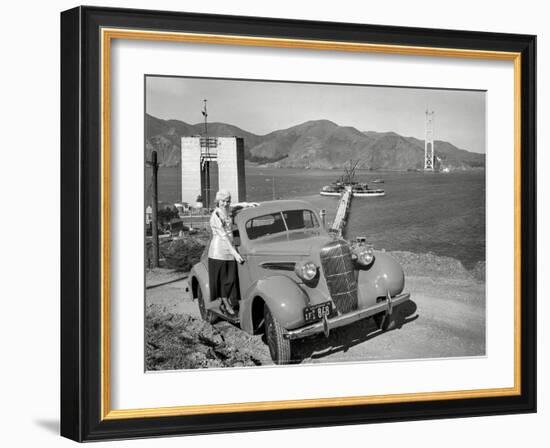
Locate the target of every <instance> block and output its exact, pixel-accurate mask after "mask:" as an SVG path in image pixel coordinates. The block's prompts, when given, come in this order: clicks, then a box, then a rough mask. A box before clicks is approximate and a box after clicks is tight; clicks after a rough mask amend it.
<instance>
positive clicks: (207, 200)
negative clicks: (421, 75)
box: [202, 99, 210, 209]
mask: <svg viewBox="0 0 550 448" xmlns="http://www.w3.org/2000/svg"><path fill="white" fill-rule="evenodd" d="M203 101H204V109H203V110H202V115H203V116H204V144H205V156H206V157H205V158H204V159H203V160H204V162H203V163H204V187H205V188H204V196H205V198H204V199H205V201H204V204H205V205H206V208H207V209H210V145H209V141H208V111H207V109H206V102H207V100H206V99H204V100H203Z"/></svg>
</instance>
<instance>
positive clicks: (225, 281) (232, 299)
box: [208, 190, 244, 316]
mask: <svg viewBox="0 0 550 448" xmlns="http://www.w3.org/2000/svg"><path fill="white" fill-rule="evenodd" d="M230 207H231V194H230V193H229V192H228V191H227V190H220V191H218V192H217V193H216V208H215V209H214V211H213V212H212V216H211V217H210V228H211V229H212V240H211V241H210V248H209V249H208V280H209V284H210V298H211V300H216V299H220V301H221V304H220V310H221V311H222V312H223V313H225V314H227V315H229V316H234V315H235V310H234V308H233V305H235V304H237V301H238V297H239V281H238V272H237V263H244V259H243V258H242V257H241V255H240V254H239V253H238V252H237V250H236V249H235V247H234V246H233V232H232V229H231V208H230Z"/></svg>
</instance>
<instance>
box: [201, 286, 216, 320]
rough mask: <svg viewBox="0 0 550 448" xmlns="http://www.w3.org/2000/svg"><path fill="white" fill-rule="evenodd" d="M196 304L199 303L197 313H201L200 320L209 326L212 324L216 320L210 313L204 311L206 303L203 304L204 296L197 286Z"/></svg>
mask: <svg viewBox="0 0 550 448" xmlns="http://www.w3.org/2000/svg"><path fill="white" fill-rule="evenodd" d="M197 302H198V303H199V311H200V313H201V317H202V320H204V321H205V322H208V323H209V324H213V323H214V322H216V321H217V320H218V318H217V317H216V315H215V314H214V313H213V312H212V311H209V310H207V309H206V303H205V302H204V296H203V295H202V289H201V286H200V285H197Z"/></svg>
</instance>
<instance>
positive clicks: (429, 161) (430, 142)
mask: <svg viewBox="0 0 550 448" xmlns="http://www.w3.org/2000/svg"><path fill="white" fill-rule="evenodd" d="M434 114H435V112H434V111H433V110H432V111H429V110H428V109H426V137H425V139H424V171H433V170H434Z"/></svg>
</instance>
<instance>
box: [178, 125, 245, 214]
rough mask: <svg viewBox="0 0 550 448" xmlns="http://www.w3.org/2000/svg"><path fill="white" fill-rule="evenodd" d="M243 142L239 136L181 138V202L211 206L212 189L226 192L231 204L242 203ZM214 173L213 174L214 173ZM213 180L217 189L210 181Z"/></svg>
mask: <svg viewBox="0 0 550 448" xmlns="http://www.w3.org/2000/svg"><path fill="white" fill-rule="evenodd" d="M244 170H245V167H244V141H243V139H242V138H239V137H202V136H196V137H182V139H181V200H182V202H187V203H189V204H193V203H195V202H196V200H197V196H199V195H200V196H201V199H202V202H203V205H204V207H206V208H211V207H213V206H214V201H215V196H216V191H215V190H216V189H225V190H228V191H229V192H230V193H231V195H232V197H233V202H240V201H246V183H245V171H244ZM215 171H217V173H216V172H215ZM215 177H217V188H215V182H214V178H215Z"/></svg>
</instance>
